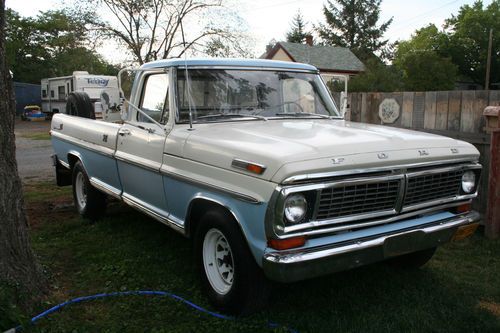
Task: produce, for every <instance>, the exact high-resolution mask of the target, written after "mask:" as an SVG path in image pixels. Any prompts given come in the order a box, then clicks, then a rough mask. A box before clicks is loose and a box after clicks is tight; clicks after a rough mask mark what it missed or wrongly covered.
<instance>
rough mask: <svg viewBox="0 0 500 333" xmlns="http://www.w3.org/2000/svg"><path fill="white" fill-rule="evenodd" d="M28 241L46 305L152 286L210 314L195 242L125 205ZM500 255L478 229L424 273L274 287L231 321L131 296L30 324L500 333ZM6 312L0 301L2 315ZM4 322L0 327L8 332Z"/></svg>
mask: <svg viewBox="0 0 500 333" xmlns="http://www.w3.org/2000/svg"><path fill="white" fill-rule="evenodd" d="M25 191H26V196H27V198H28V199H27V205H28V211H30V212H31V213H30V214H33V207H45V206H48V205H49V204H51V203H52V204H53V202H54V201H57V202H61V201H64V199H67V200H71V199H70V196H71V194H70V191H69V190H68V189H63V190H59V189H57V188H56V187H54V186H52V185H50V184H47V183H42V184H39V185H30V187H28V188H26V189H25ZM30 207H31V208H30ZM30 209H31V210H30ZM31 237H32V242H33V247H34V249H35V252H36V253H37V255H38V256H39V258H40V260H41V262H42V264H43V266H44V268H45V269H46V271H47V272H48V274H49V279H50V282H51V286H52V289H51V290H52V291H51V293H50V295H49V296H48V297H47V299H46V301H45V303H44V304H42V305H41V306H40V311H41V310H44V309H46V308H49V307H50V306H53V305H55V304H57V303H59V302H62V301H64V300H67V299H69V298H73V297H78V296H84V295H91V294H95V293H101V292H111V291H120V290H145V289H150V290H165V291H170V292H173V293H176V294H177V295H180V296H182V297H185V298H187V299H189V300H191V301H193V302H195V303H196V304H199V305H201V306H203V307H206V308H209V309H210V306H209V304H207V301H206V299H205V297H204V296H203V295H202V293H201V290H200V284H199V282H198V277H197V275H196V270H195V267H194V263H193V260H192V251H191V244H190V241H189V240H186V239H184V238H183V237H182V236H181V235H179V234H177V233H176V232H174V231H172V230H170V229H169V228H167V227H166V226H163V225H162V224H160V223H157V222H155V221H153V220H151V219H149V218H147V217H145V216H143V215H141V214H140V213H137V212H135V211H133V210H131V209H129V208H127V207H125V206H123V205H122V204H120V203H113V204H112V205H111V207H110V209H109V213H108V215H107V217H106V218H105V219H103V220H101V221H99V222H98V223H95V224H90V223H88V222H86V221H84V220H82V219H81V218H80V217H79V216H77V214H76V213H74V212H73V211H71V210H70V211H68V210H67V209H66V210H63V211H62V212H59V211H58V210H53V211H50V210H48V211H45V213H42V214H38V216H37V224H36V226H35V227H33V229H32V231H31ZM499 253H500V241H489V240H487V239H485V238H483V237H482V236H481V235H475V236H473V237H472V238H470V239H467V240H464V241H461V242H457V243H453V244H448V245H446V246H444V247H443V248H440V249H439V250H438V252H437V254H436V256H435V257H434V258H433V260H431V262H430V263H429V264H428V265H427V266H425V267H424V268H423V269H421V270H419V271H400V270H396V269H393V268H390V267H388V266H385V265H383V264H377V265H371V266H367V267H363V268H361V269H356V270H352V271H348V272H343V273H339V274H335V275H330V276H325V277H322V278H318V279H314V280H309V281H304V282H301V283H294V284H277V285H275V287H274V290H273V295H272V298H271V301H270V304H269V307H268V308H267V309H266V310H265V311H262V312H260V313H257V314H255V315H254V316H252V317H249V318H245V319H242V320H239V321H235V322H231V321H229V322H228V321H223V320H220V319H216V318H212V317H209V316H207V315H205V314H202V313H199V312H196V311H193V310H192V309H190V308H189V307H187V306H186V305H184V304H182V303H180V302H178V301H175V300H172V299H168V298H161V297H142V296H138V297H135V296H133V297H122V298H113V299H104V300H99V301H93V302H89V303H83V304H76V305H72V306H70V307H68V308H66V309H65V310H63V311H61V312H58V313H54V314H52V315H50V317H49V318H47V319H42V320H40V322H39V324H38V325H36V326H35V327H32V328H30V329H28V331H29V332H139V331H140V332H285V330H284V329H281V330H280V329H277V330H274V331H273V330H270V329H267V328H266V322H267V321H269V320H270V321H274V322H278V323H281V324H286V325H289V326H290V327H293V328H295V329H297V330H298V331H299V332H381V331H383V332H386V331H392V332H428V331H440V332H443V331H446V332H448V331H452V332H495V331H496V332H499V331H500V256H499ZM0 291H1V289H0ZM0 295H1V293H0ZM1 304H2V303H1V302H0V305H1ZM2 311H3V310H2V307H1V306H0V318H2V315H3V314H2ZM4 315H5V313H4ZM19 318H21V317H19ZM2 324H3V322H2V321H0V331H1V329H2V328H7V327H1V325H2Z"/></svg>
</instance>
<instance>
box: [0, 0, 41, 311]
mask: <svg viewBox="0 0 500 333" xmlns="http://www.w3.org/2000/svg"><path fill="white" fill-rule="evenodd" d="M5 23H6V22H5V0H0V92H1V94H2V98H1V99H0V124H1V126H0V217H1V218H0V281H2V282H7V283H10V284H13V285H15V286H17V287H18V290H19V291H20V292H25V293H29V294H30V299H29V300H27V301H28V302H29V301H31V302H34V301H35V300H36V299H37V296H39V295H41V292H42V291H44V290H45V281H46V280H45V278H44V276H43V274H42V271H41V269H40V266H39V265H38V264H37V262H36V260H35V256H34V254H33V252H32V250H31V246H30V241H29V236H28V222H27V218H26V212H25V210H24V200H23V192H22V186H21V180H20V178H19V175H18V172H17V163H16V146H15V138H14V119H15V107H14V92H13V89H12V81H11V77H10V74H9V69H8V67H7V63H6V48H5V32H6V30H5ZM26 305H30V304H26Z"/></svg>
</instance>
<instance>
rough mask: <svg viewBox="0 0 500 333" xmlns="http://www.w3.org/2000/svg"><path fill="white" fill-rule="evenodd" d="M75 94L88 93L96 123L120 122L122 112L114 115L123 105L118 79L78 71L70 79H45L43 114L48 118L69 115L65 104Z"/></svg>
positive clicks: (42, 88) (42, 89)
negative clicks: (59, 114) (100, 121)
mask: <svg viewBox="0 0 500 333" xmlns="http://www.w3.org/2000/svg"><path fill="white" fill-rule="evenodd" d="M72 93H85V94H86V95H87V96H88V98H89V99H90V102H91V103H92V105H93V108H94V113H95V118H96V119H104V120H108V121H114V120H115V119H114V118H117V119H119V118H120V115H119V112H112V111H113V108H114V107H115V108H116V106H118V105H119V104H120V94H119V89H118V79H117V77H116V76H108V75H94V74H89V73H88V72H86V71H75V72H73V74H72V75H69V76H61V77H53V78H46V79H42V80H41V97H42V111H43V112H44V113H45V114H47V115H48V116H49V117H52V115H53V114H55V113H68V112H67V110H66V104H67V102H68V97H69V96H70V95H71V94H72ZM79 95H81V96H82V94H79ZM110 109H111V110H110ZM108 111H109V112H108ZM113 113H115V114H113ZM108 118H109V119H108Z"/></svg>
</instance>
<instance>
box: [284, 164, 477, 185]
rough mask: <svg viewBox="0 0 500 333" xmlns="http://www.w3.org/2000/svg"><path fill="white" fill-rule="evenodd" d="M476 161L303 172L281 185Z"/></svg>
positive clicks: (287, 179)
mask: <svg viewBox="0 0 500 333" xmlns="http://www.w3.org/2000/svg"><path fill="white" fill-rule="evenodd" d="M463 162H468V163H477V160H471V159H470V158H462V159H454V160H453V159H452V160H441V161H433V162H422V163H413V164H400V165H390V166H384V167H376V168H365V169H355V170H342V171H333V172H322V173H311V174H303V175H296V176H291V177H288V178H286V179H285V180H283V182H282V184H283V185H291V184H294V183H297V182H302V181H313V180H315V179H320V178H329V177H336V176H348V175H356V174H363V173H370V172H380V171H391V170H397V169H413V168H419V167H425V166H434V165H442V164H451V163H463Z"/></svg>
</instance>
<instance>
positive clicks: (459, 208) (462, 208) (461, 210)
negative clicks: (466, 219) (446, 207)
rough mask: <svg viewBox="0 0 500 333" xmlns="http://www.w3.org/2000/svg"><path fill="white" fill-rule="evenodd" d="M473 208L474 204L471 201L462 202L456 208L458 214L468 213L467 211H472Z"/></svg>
mask: <svg viewBox="0 0 500 333" xmlns="http://www.w3.org/2000/svg"><path fill="white" fill-rule="evenodd" d="M471 209H472V205H471V204H470V203H466V204H462V205H460V206H457V207H456V208H455V212H456V213H457V214H461V213H467V212H470V211H471Z"/></svg>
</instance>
